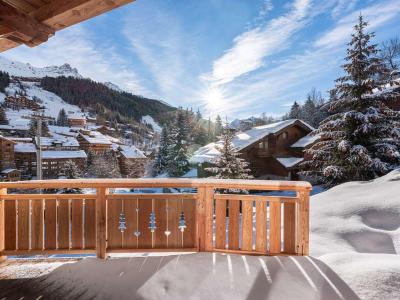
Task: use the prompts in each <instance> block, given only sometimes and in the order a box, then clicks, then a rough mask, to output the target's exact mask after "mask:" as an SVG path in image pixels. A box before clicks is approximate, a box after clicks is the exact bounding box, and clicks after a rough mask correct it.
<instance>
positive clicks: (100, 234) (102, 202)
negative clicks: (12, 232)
mask: <svg viewBox="0 0 400 300" xmlns="http://www.w3.org/2000/svg"><path fill="white" fill-rule="evenodd" d="M107 195H108V189H107V188H104V187H101V188H98V189H97V193H96V196H97V198H96V254H97V258H102V259H104V258H105V257H106V249H107V231H106V224H107V223H106V222H107V219H106V211H107V203H106V197H107Z"/></svg>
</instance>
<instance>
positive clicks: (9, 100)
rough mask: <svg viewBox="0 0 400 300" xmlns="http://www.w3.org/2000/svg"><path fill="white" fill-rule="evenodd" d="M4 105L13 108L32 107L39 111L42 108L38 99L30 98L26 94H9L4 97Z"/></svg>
mask: <svg viewBox="0 0 400 300" xmlns="http://www.w3.org/2000/svg"><path fill="white" fill-rule="evenodd" d="M4 106H5V107H8V108H11V109H13V110H20V109H30V110H33V111H37V110H39V109H40V108H41V105H40V104H39V103H38V102H37V101H35V100H32V99H28V98H27V97H25V96H7V97H5V98H4Z"/></svg>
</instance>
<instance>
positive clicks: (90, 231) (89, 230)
mask: <svg viewBox="0 0 400 300" xmlns="http://www.w3.org/2000/svg"><path fill="white" fill-rule="evenodd" d="M84 237H85V238H84V243H85V249H94V248H95V247H96V200H95V199H85V225H84Z"/></svg>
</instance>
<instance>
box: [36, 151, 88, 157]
mask: <svg viewBox="0 0 400 300" xmlns="http://www.w3.org/2000/svg"><path fill="white" fill-rule="evenodd" d="M42 158H43V159H53V158H87V156H86V153H85V151H83V150H77V151H53V150H48V151H43V152H42Z"/></svg>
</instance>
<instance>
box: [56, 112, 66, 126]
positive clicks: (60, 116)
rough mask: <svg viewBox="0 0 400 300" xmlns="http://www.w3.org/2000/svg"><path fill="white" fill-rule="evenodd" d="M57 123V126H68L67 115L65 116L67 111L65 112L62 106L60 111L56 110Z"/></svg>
mask: <svg viewBox="0 0 400 300" xmlns="http://www.w3.org/2000/svg"><path fill="white" fill-rule="evenodd" d="M57 125H58V126H68V117H67V113H66V112H65V110H64V108H61V109H60V111H59V112H58V116H57Z"/></svg>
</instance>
